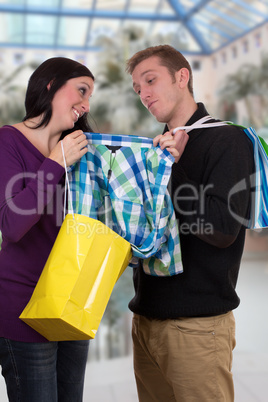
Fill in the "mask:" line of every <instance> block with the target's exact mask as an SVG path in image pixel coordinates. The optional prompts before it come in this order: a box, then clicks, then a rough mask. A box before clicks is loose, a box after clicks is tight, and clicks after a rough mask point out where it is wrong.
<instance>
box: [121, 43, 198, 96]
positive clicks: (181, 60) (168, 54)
mask: <svg viewBox="0 0 268 402" xmlns="http://www.w3.org/2000/svg"><path fill="white" fill-rule="evenodd" d="M152 56H157V57H158V58H159V59H160V64H161V65H162V66H165V67H167V69H168V71H169V73H170V75H171V76H172V77H173V79H174V77H175V73H176V72H177V71H179V70H180V69H181V68H187V70H188V71H189V82H188V89H189V92H190V93H191V94H192V95H193V73H192V69H191V66H190V64H189V62H188V61H187V60H186V58H185V57H184V56H183V55H182V54H181V53H180V52H179V51H178V50H176V49H174V47H172V46H169V45H159V46H152V47H148V48H147V49H144V50H140V51H139V52H137V53H135V54H134V55H133V56H132V57H131V58H130V59H129V60H127V66H126V72H127V73H129V74H132V73H133V71H134V69H135V68H136V67H137V65H138V64H140V63H141V62H142V61H143V60H146V59H148V58H149V57H152Z"/></svg>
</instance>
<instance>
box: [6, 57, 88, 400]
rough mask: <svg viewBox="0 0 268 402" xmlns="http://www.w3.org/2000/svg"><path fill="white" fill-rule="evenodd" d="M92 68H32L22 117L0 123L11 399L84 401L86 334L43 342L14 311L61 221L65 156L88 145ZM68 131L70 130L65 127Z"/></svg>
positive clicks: (62, 64)
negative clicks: (69, 339) (83, 338)
mask: <svg viewBox="0 0 268 402" xmlns="http://www.w3.org/2000/svg"><path fill="white" fill-rule="evenodd" d="M93 89H94V76H93V75H92V73H91V72H90V71H89V70H88V69H87V67H85V66H84V65H82V64H80V63H78V62H76V61H74V60H70V59H67V58H62V57H55V58H51V59H48V60H46V61H45V62H44V63H42V64H41V65H40V66H39V67H38V68H37V69H36V70H35V72H34V73H33V74H32V76H31V78H30V80H29V84H28V88H27V92H26V99H25V108H26V116H25V118H24V119H23V121H22V122H20V123H18V124H14V125H13V126H8V125H6V126H3V127H2V128H0V231H1V232H2V237H3V242H2V249H1V251H0V364H1V366H2V374H3V376H4V378H5V381H6V386H7V393H8V397H9V400H10V401H12V402H13V401H21V402H23V401H30V402H48V401H49V402H56V401H60V402H64V401H72V402H76V401H77V402H78V401H82V395H83V383H84V374H85V367H86V361H87V353H88V341H72V342H48V341H47V340H46V339H45V338H43V337H42V336H41V335H40V334H38V333H37V332H36V331H34V330H33V329H32V328H31V327H30V326H28V325H27V324H25V323H24V322H23V321H21V320H20V319H19V315H20V314H21V312H22V310H23V309H24V307H25V306H26V304H27V303H28V301H29V299H30V297H31V294H32V292H33V290H34V287H35V285H36V283H37V281H38V278H39V276H40V274H41V272H42V269H43V267H44V265H45V262H46V259H47V257H48V255H49V253H50V250H51V248H52V246H53V243H54V241H55V239H56V236H57V233H58V231H59V227H60V225H61V223H62V221H63V194H64V173H65V170H64V161H63V155H62V149H61V143H60V140H62V144H63V148H64V153H65V158H66V164H67V166H70V165H72V164H73V163H75V162H76V161H77V160H79V159H80V158H81V157H82V155H84V154H85V153H86V151H87V149H86V148H85V146H86V145H87V141H86V137H85V135H84V134H83V131H92V130H91V128H90V127H89V124H88V122H87V113H88V112H89V98H90V97H91V95H92V92H93ZM67 134H68V135H67Z"/></svg>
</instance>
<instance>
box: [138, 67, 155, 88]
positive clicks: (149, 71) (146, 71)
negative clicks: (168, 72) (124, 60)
mask: <svg viewBox="0 0 268 402" xmlns="http://www.w3.org/2000/svg"><path fill="white" fill-rule="evenodd" d="M151 72H154V70H153V69H149V70H145V71H143V72H142V73H141V77H143V76H144V75H145V74H147V73H151ZM137 86H138V85H137V84H136V83H135V82H133V88H134V89H135V87H137Z"/></svg>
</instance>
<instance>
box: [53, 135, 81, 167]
mask: <svg viewBox="0 0 268 402" xmlns="http://www.w3.org/2000/svg"><path fill="white" fill-rule="evenodd" d="M62 145H63V149H64V155H65V160H66V165H67V166H70V165H72V164H73V163H75V162H77V161H78V160H79V159H81V157H82V156H83V155H85V154H86V153H87V139H86V136H85V134H84V133H83V131H82V130H77V131H74V132H73V133H71V134H68V135H66V137H64V138H63V140H62ZM49 158H50V159H52V160H54V161H55V162H58V163H59V164H60V165H61V166H62V167H64V160H63V155H62V149H61V141H60V142H58V143H57V145H56V146H55V148H54V149H53V150H52V151H51V153H50V155H49Z"/></svg>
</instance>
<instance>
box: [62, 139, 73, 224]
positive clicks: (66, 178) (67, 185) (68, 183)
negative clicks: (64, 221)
mask: <svg viewBox="0 0 268 402" xmlns="http://www.w3.org/2000/svg"><path fill="white" fill-rule="evenodd" d="M60 144H61V150H62V156H63V162H64V169H65V189H64V209H63V215H64V218H65V216H66V201H67V194H66V193H67V191H66V187H67V189H68V195H69V199H70V205H71V214H72V215H73V219H74V210H73V204H72V202H71V199H72V194H71V189H70V182H69V177H68V172H67V165H66V159H65V153H64V148H63V142H62V140H61V142H60Z"/></svg>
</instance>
